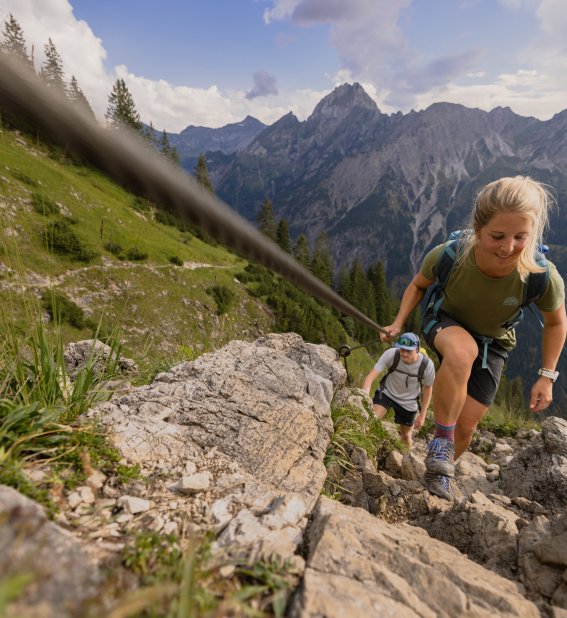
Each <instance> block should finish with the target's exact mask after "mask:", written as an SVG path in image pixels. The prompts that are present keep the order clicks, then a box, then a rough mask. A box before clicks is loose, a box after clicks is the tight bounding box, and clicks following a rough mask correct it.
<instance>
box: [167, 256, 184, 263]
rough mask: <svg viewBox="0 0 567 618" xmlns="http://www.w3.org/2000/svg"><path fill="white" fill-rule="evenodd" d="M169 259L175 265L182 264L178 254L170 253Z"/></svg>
mask: <svg viewBox="0 0 567 618" xmlns="http://www.w3.org/2000/svg"><path fill="white" fill-rule="evenodd" d="M169 261H170V262H171V263H172V264H175V265H176V266H183V260H182V259H181V258H180V257H179V256H178V255H172V256H171V257H170V258H169Z"/></svg>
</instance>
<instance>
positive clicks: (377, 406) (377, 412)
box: [373, 403, 386, 419]
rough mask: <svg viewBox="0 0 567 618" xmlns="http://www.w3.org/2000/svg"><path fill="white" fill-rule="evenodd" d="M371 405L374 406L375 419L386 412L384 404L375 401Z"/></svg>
mask: <svg viewBox="0 0 567 618" xmlns="http://www.w3.org/2000/svg"><path fill="white" fill-rule="evenodd" d="M373 407H374V416H375V417H376V418H377V419H381V418H384V415H385V414H386V408H385V407H384V406H381V405H380V404H378V403H375V404H374V406H373Z"/></svg>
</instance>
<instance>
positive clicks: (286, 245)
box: [276, 217, 291, 253]
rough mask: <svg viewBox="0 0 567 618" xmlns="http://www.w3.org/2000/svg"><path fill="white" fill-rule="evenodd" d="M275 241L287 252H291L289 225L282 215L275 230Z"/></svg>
mask: <svg viewBox="0 0 567 618" xmlns="http://www.w3.org/2000/svg"><path fill="white" fill-rule="evenodd" d="M276 242H277V243H278V245H279V246H280V247H281V248H282V249H283V250H284V251H286V252H287V253H291V239H290V237H289V226H288V224H287V221H286V220H285V219H284V218H283V217H282V218H281V219H280V220H279V222H278V228H277V230H276Z"/></svg>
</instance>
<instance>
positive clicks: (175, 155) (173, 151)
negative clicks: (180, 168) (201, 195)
mask: <svg viewBox="0 0 567 618" xmlns="http://www.w3.org/2000/svg"><path fill="white" fill-rule="evenodd" d="M169 158H170V159H171V160H172V161H173V162H174V163H177V165H179V163H180V159H179V152H177V147H176V146H172V147H171V153H170V155H169ZM209 182H210V181H209ZM212 190H213V188H212V186H211V191H212Z"/></svg>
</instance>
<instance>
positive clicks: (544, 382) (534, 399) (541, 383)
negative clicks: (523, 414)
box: [530, 376, 553, 412]
mask: <svg viewBox="0 0 567 618" xmlns="http://www.w3.org/2000/svg"><path fill="white" fill-rule="evenodd" d="M552 401H553V382H552V381H551V380H550V379H549V378H546V377H544V376H541V378H540V379H539V380H538V381H537V382H536V383H535V384H534V385H533V386H532V392H531V397H530V410H531V411H532V412H541V411H542V410H545V409H546V408H548V407H549V404H550V403H551V402H552Z"/></svg>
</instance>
